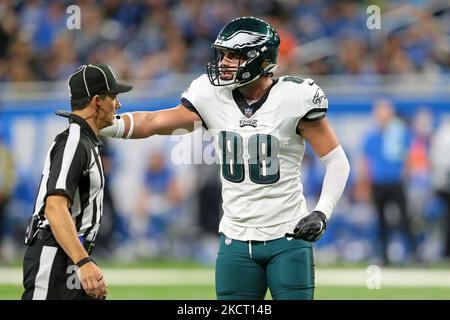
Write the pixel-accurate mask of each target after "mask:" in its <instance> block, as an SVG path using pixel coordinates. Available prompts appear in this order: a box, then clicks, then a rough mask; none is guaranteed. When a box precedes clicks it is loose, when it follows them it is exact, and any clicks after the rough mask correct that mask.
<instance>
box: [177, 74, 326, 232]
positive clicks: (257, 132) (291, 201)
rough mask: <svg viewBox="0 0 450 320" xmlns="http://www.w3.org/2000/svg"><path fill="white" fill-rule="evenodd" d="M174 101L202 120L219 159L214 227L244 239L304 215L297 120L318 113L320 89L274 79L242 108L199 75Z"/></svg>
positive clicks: (233, 93) (322, 103) (322, 107)
mask: <svg viewBox="0 0 450 320" xmlns="http://www.w3.org/2000/svg"><path fill="white" fill-rule="evenodd" d="M182 104H183V105H184V106H186V107H187V108H188V109H190V110H192V111H195V112H197V113H198V114H199V116H200V117H201V118H202V120H203V122H204V124H205V126H206V127H207V128H208V130H209V131H210V134H211V136H212V139H213V141H214V145H215V148H216V152H217V154H218V155H219V158H220V161H221V168H222V170H221V180H222V199H223V204H222V206H223V211H224V215H223V217H222V220H221V223H220V226H219V232H222V233H224V234H225V235H226V236H228V237H230V238H233V239H238V240H244V241H246V240H258V241H264V240H272V239H277V238H280V237H283V236H284V234H285V233H286V232H292V231H293V229H294V226H295V225H296V224H297V222H298V220H299V219H300V218H301V217H303V216H305V215H307V214H308V210H307V208H306V203H305V198H304V196H303V187H302V184H301V182H300V167H301V162H302V160H303V155H304V153H305V143H304V139H303V138H302V137H301V136H300V135H299V134H298V132H297V124H298V122H299V120H300V119H302V118H305V116H307V118H310V119H314V117H323V116H324V115H325V111H326V109H327V107H328V102H327V99H326V97H325V94H324V93H323V91H322V89H320V88H319V87H318V86H317V85H316V84H315V83H314V81H313V80H311V79H301V78H298V77H290V76H286V77H281V78H279V79H277V80H275V81H274V84H273V85H272V87H271V89H270V90H269V91H268V92H266V94H265V95H264V96H263V97H262V98H261V99H260V100H259V101H258V102H256V103H254V104H252V105H249V104H248V103H247V102H246V101H245V99H244V98H243V97H242V95H241V94H240V93H239V91H238V90H237V89H235V90H231V89H229V88H226V87H215V86H213V85H211V84H210V82H209V79H208V77H207V76H206V75H202V76H200V77H199V78H197V79H195V80H194V81H193V82H192V83H191V85H190V87H189V88H188V89H187V90H186V91H185V92H184V93H183V94H182ZM258 106H259V108H258Z"/></svg>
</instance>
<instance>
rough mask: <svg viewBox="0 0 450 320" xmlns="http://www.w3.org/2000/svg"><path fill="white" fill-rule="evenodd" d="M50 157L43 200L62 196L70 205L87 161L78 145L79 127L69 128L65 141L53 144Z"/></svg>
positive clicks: (60, 140) (82, 149) (85, 152)
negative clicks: (67, 199)
mask: <svg viewBox="0 0 450 320" xmlns="http://www.w3.org/2000/svg"><path fill="white" fill-rule="evenodd" d="M50 157H51V158H50V161H51V163H50V172H49V178H48V181H47V192H46V195H45V198H47V197H48V196H50V195H63V196H66V197H67V198H69V200H70V202H71V203H72V202H73V198H74V195H75V192H76V190H77V188H78V184H79V182H80V178H81V176H82V174H83V171H84V170H85V168H86V167H87V161H88V157H87V151H86V150H85V148H84V147H83V145H82V143H80V126H78V125H73V124H72V125H71V126H70V129H69V135H68V137H67V139H59V140H58V141H57V142H56V143H55V145H54V147H53V150H52V151H51V155H50Z"/></svg>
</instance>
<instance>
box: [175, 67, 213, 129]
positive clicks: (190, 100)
mask: <svg viewBox="0 0 450 320" xmlns="http://www.w3.org/2000/svg"><path fill="white" fill-rule="evenodd" d="M210 87H211V85H210V83H209V80H208V77H207V76H206V75H202V76H200V77H198V78H197V79H194V80H193V81H192V82H191V84H190V85H189V87H188V88H187V89H186V90H185V91H184V92H183V93H182V94H181V104H182V105H183V106H184V107H185V108H186V109H188V110H189V111H192V112H194V113H196V114H197V115H198V116H199V117H200V119H201V120H202V126H203V127H205V128H208V127H207V125H206V122H205V118H204V117H205V113H206V107H205V106H206V103H205V101H208V99H209V97H210V95H211V92H210Z"/></svg>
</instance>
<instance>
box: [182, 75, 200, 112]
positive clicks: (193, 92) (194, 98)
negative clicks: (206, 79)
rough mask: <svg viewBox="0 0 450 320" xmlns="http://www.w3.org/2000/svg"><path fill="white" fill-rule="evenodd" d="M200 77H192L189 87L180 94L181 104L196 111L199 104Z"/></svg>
mask: <svg viewBox="0 0 450 320" xmlns="http://www.w3.org/2000/svg"><path fill="white" fill-rule="evenodd" d="M200 82H201V81H200V78H197V79H194V80H193V81H192V82H191V84H190V85H189V87H187V89H186V90H185V91H184V92H183V93H182V94H181V104H182V105H183V106H184V107H185V108H186V109H188V110H189V111H192V112H195V113H197V114H199V112H198V105H199V104H200V99H201V98H200V93H201V85H200Z"/></svg>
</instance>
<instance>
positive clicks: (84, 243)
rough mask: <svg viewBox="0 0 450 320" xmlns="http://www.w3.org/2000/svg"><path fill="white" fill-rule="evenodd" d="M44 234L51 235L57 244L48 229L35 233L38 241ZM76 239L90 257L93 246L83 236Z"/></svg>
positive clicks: (41, 229)
mask: <svg viewBox="0 0 450 320" xmlns="http://www.w3.org/2000/svg"><path fill="white" fill-rule="evenodd" d="M45 233H48V234H49V235H51V237H52V238H53V239H54V241H55V242H56V243H58V242H57V241H56V239H55V236H54V235H53V233H52V231H51V230H50V228H40V229H39V231H38V233H37V237H38V239H42V238H43V237H44V235H45ZM78 239H79V240H80V243H81V245H82V246H83V247H84V249H85V250H86V252H87V253H88V254H89V255H90V254H91V253H92V250H93V249H94V247H95V244H94V243H93V242H91V241H87V240H86V239H85V238H84V237H83V236H78Z"/></svg>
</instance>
